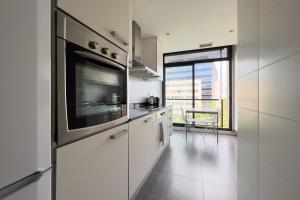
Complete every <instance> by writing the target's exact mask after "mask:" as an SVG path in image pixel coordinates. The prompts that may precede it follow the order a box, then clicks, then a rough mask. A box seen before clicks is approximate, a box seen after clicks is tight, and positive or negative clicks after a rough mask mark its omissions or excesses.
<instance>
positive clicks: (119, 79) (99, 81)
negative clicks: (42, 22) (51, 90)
mask: <svg viewBox="0 0 300 200" xmlns="http://www.w3.org/2000/svg"><path fill="white" fill-rule="evenodd" d="M78 48H80V47H78V46H76V45H74V44H71V43H70V44H67V52H69V53H68V55H69V56H67V106H68V107H67V111H68V128H69V129H77V128H84V127H89V126H94V125H99V124H103V123H107V122H110V121H113V120H116V119H118V118H121V117H122V116H125V115H126V76H127V75H126V74H127V73H126V70H120V69H118V68H115V67H113V66H111V65H108V64H105V63H101V62H99V61H97V60H93V59H90V58H84V57H81V56H80V55H78V54H76V51H78ZM81 50H82V49H81ZM85 51H87V50H85Z"/></svg>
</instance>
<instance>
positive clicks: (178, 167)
mask: <svg viewBox="0 0 300 200" xmlns="http://www.w3.org/2000/svg"><path fill="white" fill-rule="evenodd" d="M236 173H237V139H236V137H234V136H224V135H222V136H220V141H219V144H217V142H216V137H215V136H214V135H211V134H199V133H189V135H188V139H187V140H186V138H185V134H184V132H175V133H174V134H173V135H172V137H171V141H170V145H169V146H168V147H167V149H166V151H165V152H164V154H163V155H162V156H161V158H160V160H159V162H158V163H157V165H156V167H155V168H154V170H153V172H152V173H151V175H150V177H149V178H148V180H147V181H146V183H145V185H144V186H143V188H142V191H141V192H140V194H139V195H138V197H137V198H136V200H236V198H237V197H236V196H237V195H236V179H237V178H236V177H237V176H236Z"/></svg>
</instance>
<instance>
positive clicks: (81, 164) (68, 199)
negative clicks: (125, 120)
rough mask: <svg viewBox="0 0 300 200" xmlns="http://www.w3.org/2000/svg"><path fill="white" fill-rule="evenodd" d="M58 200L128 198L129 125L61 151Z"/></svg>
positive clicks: (57, 173) (57, 180)
mask: <svg viewBox="0 0 300 200" xmlns="http://www.w3.org/2000/svg"><path fill="white" fill-rule="evenodd" d="M56 166H57V168H56V199H57V200H82V199H93V200H96V199H99V200H100V199H103V200H126V199H128V124H125V125H121V126H118V127H116V128H113V129H110V130H108V131H105V132H103V133H99V134H97V135H94V136H91V137H88V138H85V139H82V140H80V141H77V142H74V143H72V144H69V145H66V146H63V147H61V148H58V149H57V165H56Z"/></svg>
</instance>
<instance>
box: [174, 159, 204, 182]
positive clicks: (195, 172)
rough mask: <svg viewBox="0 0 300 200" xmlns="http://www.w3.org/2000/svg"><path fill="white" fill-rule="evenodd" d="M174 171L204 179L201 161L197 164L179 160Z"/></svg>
mask: <svg viewBox="0 0 300 200" xmlns="http://www.w3.org/2000/svg"><path fill="white" fill-rule="evenodd" d="M172 173H173V174H175V175H178V176H182V177H185V178H192V179H196V180H199V181H202V166H201V163H197V164H196V163H190V162H182V161H180V160H177V161H176V164H175V166H174V169H173V171H172Z"/></svg>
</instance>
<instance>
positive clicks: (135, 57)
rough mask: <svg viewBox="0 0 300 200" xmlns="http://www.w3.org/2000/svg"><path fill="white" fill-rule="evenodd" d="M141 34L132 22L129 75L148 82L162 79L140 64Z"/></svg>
mask: <svg viewBox="0 0 300 200" xmlns="http://www.w3.org/2000/svg"><path fill="white" fill-rule="evenodd" d="M142 60H143V59H142V34H141V28H140V26H139V25H138V24H137V23H136V22H135V21H133V22H132V67H131V68H129V75H130V76H133V77H136V78H140V79H144V80H149V79H158V80H161V79H162V78H161V77H160V76H159V75H158V73H157V72H156V71H155V70H153V69H151V67H148V66H146V65H144V64H143V63H142Z"/></svg>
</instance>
